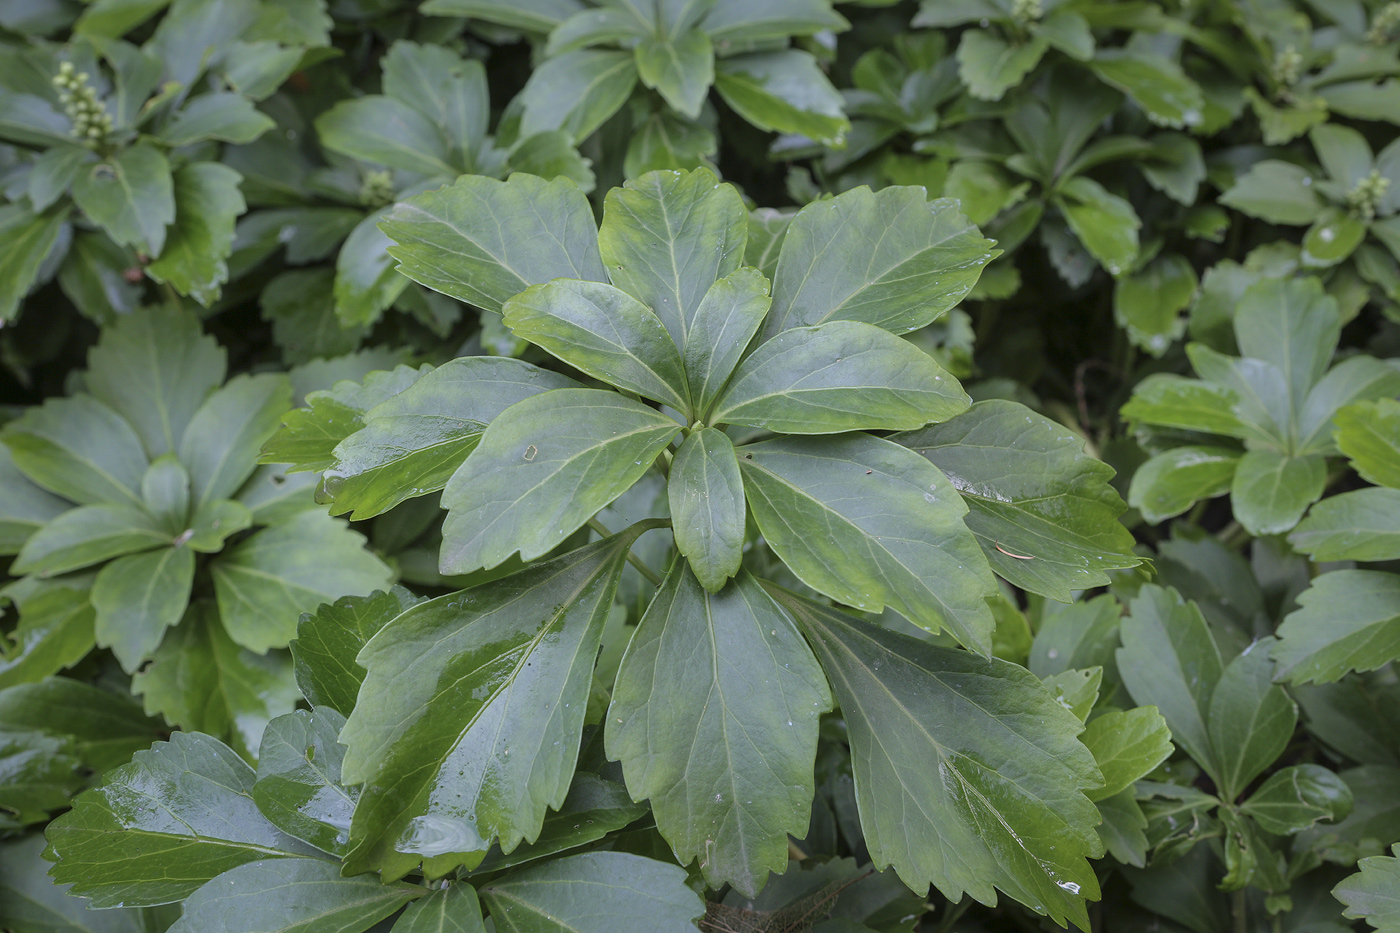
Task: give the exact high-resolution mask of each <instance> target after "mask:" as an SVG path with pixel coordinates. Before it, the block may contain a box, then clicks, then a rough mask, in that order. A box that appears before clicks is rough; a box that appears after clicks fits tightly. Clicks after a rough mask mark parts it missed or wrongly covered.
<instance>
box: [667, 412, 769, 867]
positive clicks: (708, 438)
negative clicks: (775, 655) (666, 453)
mask: <svg viewBox="0 0 1400 933" xmlns="http://www.w3.org/2000/svg"><path fill="white" fill-rule="evenodd" d="M666 489H667V494H668V497H669V502H670V506H671V520H672V522H673V533H674V534H675V540H676V550H678V551H680V552H681V554H682V555H684V556H685V558H686V560H687V561H688V562H689V564H690V569H691V570H692V571H694V573H695V578H696V579H697V580H699V581H700V585H701V586H703V587H704V588H705V589H706V590H708V591H710V592H711V593H718V592H719V591H720V590H721V589H722V588H723V587H724V585H725V583H727V582H728V580H729V578H730V577H732V576H734V574H736V573H738V572H739V565H740V564H741V563H743V559H744V516H745V508H744V482H743V480H742V479H740V477H739V461H738V459H737V458H736V457H735V456H734V445H733V444H732V443H731V442H730V440H729V437H728V436H727V435H726V434H725V433H724V432H723V431H720V430H718V429H716V428H705V429H704V430H702V431H696V432H694V433H693V434H691V435H690V437H688V438H686V440H685V443H683V444H681V447H680V450H678V451H676V459H675V461H674V462H672V464H671V474H670V478H669V479H668V481H667V485H666ZM672 572H673V573H674V571H672ZM774 870H775V871H776V870H777V869H774Z"/></svg>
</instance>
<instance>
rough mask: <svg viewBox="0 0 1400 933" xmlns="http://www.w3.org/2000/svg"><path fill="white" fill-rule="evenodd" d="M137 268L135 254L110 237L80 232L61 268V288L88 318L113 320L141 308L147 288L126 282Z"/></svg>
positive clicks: (59, 280) (59, 276)
mask: <svg viewBox="0 0 1400 933" xmlns="http://www.w3.org/2000/svg"><path fill="white" fill-rule="evenodd" d="M136 266H137V263H136V254H135V253H134V252H133V251H132V250H130V249H128V248H126V247H123V246H118V245H117V244H116V243H113V242H112V240H111V238H110V237H108V236H107V234H105V233H102V232H101V231H98V230H93V231H79V232H78V233H76V234H74V236H73V245H72V246H71V247H69V249H68V256H67V257H66V258H65V259H64V261H63V265H62V266H60V267H59V269H58V285H59V287H60V288H61V289H62V290H63V294H64V295H66V296H67V298H68V300H69V301H71V302H73V306H74V307H76V308H77V309H78V311H79V312H80V313H81V314H83V315H84V316H85V317H88V318H91V319H92V320H94V321H110V319H111V318H112V317H115V316H116V315H121V314H130V313H132V312H134V311H135V310H136V309H137V308H138V307H140V304H141V299H142V297H143V295H144V292H145V289H143V288H142V287H141V286H140V285H139V284H135V283H133V282H131V281H130V280H128V279H127V276H128V275H130V274H132V270H133V269H135V268H136Z"/></svg>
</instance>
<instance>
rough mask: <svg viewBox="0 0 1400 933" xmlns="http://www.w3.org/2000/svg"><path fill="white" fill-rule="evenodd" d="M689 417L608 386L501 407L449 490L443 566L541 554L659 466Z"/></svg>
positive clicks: (454, 569)
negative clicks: (678, 418)
mask: <svg viewBox="0 0 1400 933" xmlns="http://www.w3.org/2000/svg"><path fill="white" fill-rule="evenodd" d="M679 431H680V425H678V424H676V422H674V421H672V420H671V419H670V418H668V417H666V416H665V415H663V414H661V413H660V412H658V411H656V410H655V409H654V408H648V407H647V406H646V405H643V404H642V403H641V402H636V401H633V400H631V399H629V398H624V397H623V396H621V395H619V394H617V393H616V392H604V391H601V390H598V389H554V390H553V391H550V392H545V393H543V394H541V395H536V396H534V397H532V398H527V399H525V400H524V401H521V402H517V403H516V404H514V405H512V406H511V407H510V408H508V409H506V410H505V411H504V412H502V413H501V415H500V417H498V418H497V419H496V420H495V421H493V422H492V423H491V426H490V427H488V428H487V429H486V433H484V434H483V435H482V437H481V442H480V443H479V444H478V445H477V447H476V449H475V450H473V451H472V452H471V455H470V456H469V457H467V459H466V462H465V463H463V464H462V466H461V467H460V468H459V469H458V470H457V472H456V473H454V474H453V475H452V478H451V479H450V480H448V482H447V488H446V489H445V490H443V494H442V504H443V506H444V507H445V508H447V509H448V510H449V512H448V515H447V519H446V520H445V521H444V522H443V526H442V536H443V545H442V557H441V569H442V572H443V573H467V572H470V571H472V570H478V569H481V568H483V567H494V566H496V565H497V564H499V563H500V562H501V561H503V560H505V559H506V558H507V557H509V556H510V555H511V554H514V553H515V552H516V551H519V552H520V556H521V558H522V559H524V560H527V561H528V560H534V559H535V558H537V557H540V556H542V555H544V554H546V553H548V552H549V551H551V550H553V549H554V547H555V546H556V545H558V544H559V543H560V542H562V541H563V540H564V539H565V538H566V537H568V536H569V535H571V534H573V533H574V531H576V530H577V529H578V528H579V526H581V525H582V524H583V523H584V522H586V521H588V519H590V518H592V517H593V516H594V515H595V514H597V512H598V510H599V509H601V508H603V506H605V505H607V504H608V503H609V502H612V501H613V500H614V499H616V498H617V497H618V496H620V495H622V494H623V493H624V492H626V491H627V490H628V489H629V488H631V486H632V484H633V483H635V482H637V480H639V479H641V477H642V474H643V473H645V472H646V471H647V470H648V469H650V468H651V464H652V461H653V460H655V459H656V457H657V456H658V455H659V454H660V453H661V451H662V450H663V449H664V448H665V447H666V445H667V444H669V443H670V441H671V438H673V437H674V436H675V435H676V434H677V432H679Z"/></svg>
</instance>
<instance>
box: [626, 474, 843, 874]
mask: <svg viewBox="0 0 1400 933" xmlns="http://www.w3.org/2000/svg"><path fill="white" fill-rule="evenodd" d="M736 479H737V477H736ZM830 708H831V696H830V694H829V693H828V692H827V690H826V684H825V682H824V680H823V678H822V673H821V668H819V667H818V666H817V662H816V659H815V658H814V657H812V652H811V649H809V648H808V647H807V644H806V642H804V641H803V640H802V636H801V635H800V634H799V633H798V631H797V629H796V628H794V627H793V624H792V623H791V622H790V621H789V620H788V618H787V617H786V616H785V615H784V614H783V612H782V611H781V610H780V609H779V608H778V607H777V606H776V605H774V604H773V601H772V599H770V598H769V597H768V595H767V594H766V593H765V592H764V591H763V588H762V587H761V586H759V584H758V581H757V580H755V579H754V578H753V577H752V576H751V575H749V574H748V573H746V572H740V574H739V577H738V578H737V579H736V580H735V581H734V582H733V583H732V584H730V585H729V586H727V587H725V588H724V589H723V590H721V591H720V592H718V593H715V594H710V593H706V592H705V591H704V589H702V588H701V586H700V584H699V582H698V581H697V580H696V579H695V577H694V575H692V574H691V572H690V570H689V567H688V565H687V564H686V563H685V562H678V563H676V564H675V565H673V567H672V569H671V572H670V573H669V574H667V576H666V582H665V583H664V584H662V587H661V589H660V590H659V591H658V592H657V595H656V598H655V599H654V600H653V601H652V603H651V605H650V606H649V607H648V608H647V611H646V614H645V615H644V616H643V617H642V621H641V623H640V624H639V625H638V627H637V631H636V633H635V634H634V635H633V636H632V641H631V643H630V644H629V645H628V648H627V653H626V654H625V655H624V656H623V659H622V666H621V668H620V669H619V670H618V674H617V684H616V686H615V687H614V688H613V700H612V705H611V706H610V707H609V709H608V718H607V751H608V757H610V758H620V759H621V760H622V769H623V773H624V774H625V775H626V778H627V788H628V790H629V791H631V793H632V796H633V798H634V799H637V800H641V799H643V798H650V800H651V807H652V813H653V814H654V815H655V817H656V825H657V828H658V829H659V830H660V831H661V834H662V835H663V836H664V837H665V838H666V841H667V842H669V843H670V844H671V847H672V849H673V850H674V851H675V854H676V858H677V859H678V860H679V861H680V862H681V863H682V864H688V863H689V862H691V861H692V860H693V859H698V860H699V868H700V870H701V871H702V872H703V873H704V875H705V880H706V882H707V883H708V884H709V885H710V886H711V887H716V888H717V887H720V886H722V885H726V884H728V885H732V886H733V887H734V888H735V889H736V890H738V891H739V892H740V893H742V894H744V895H746V896H748V897H753V896H755V895H756V894H757V893H758V890H759V888H761V887H763V884H764V882H765V881H767V879H768V872H770V871H773V872H782V871H783V869H784V868H785V867H786V866H787V860H788V845H787V837H788V835H789V834H792V835H794V836H796V835H801V834H803V833H804V831H805V830H806V828H807V824H808V821H809V820H810V818H811V805H812V794H813V791H814V788H815V784H814V780H813V776H812V762H813V759H814V758H815V756H816V751H817V725H818V722H819V720H820V718H821V714H822V713H823V712H825V711H827V710H829V709H830Z"/></svg>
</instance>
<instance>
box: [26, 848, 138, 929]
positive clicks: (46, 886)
mask: <svg viewBox="0 0 1400 933" xmlns="http://www.w3.org/2000/svg"><path fill="white" fill-rule="evenodd" d="M43 849H44V837H43V836H41V835H39V834H37V833H35V834H33V835H30V836H25V837H21V838H18V839H15V840H13V841H8V842H4V843H0V924H3V925H4V927H5V929H7V930H14V931H15V933H31V931H32V933H145V931H146V930H148V929H149V927H148V926H146V920H147V918H146V917H144V916H142V913H141V912H139V911H136V910H94V909H92V908H90V907H89V906H88V903H87V901H85V900H83V899H82V898H79V897H71V896H69V894H68V890H67V888H66V887H64V886H62V885H56V884H54V883H53V881H52V879H50V878H49V877H48V875H47V872H48V869H49V863H48V862H46V861H44V860H43V858H41V857H40V853H41V852H42V851H43Z"/></svg>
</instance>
